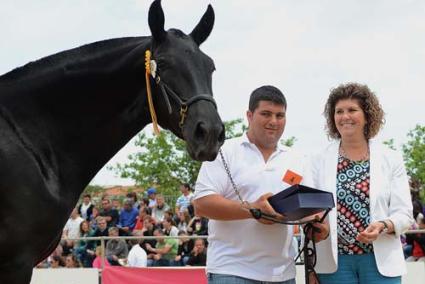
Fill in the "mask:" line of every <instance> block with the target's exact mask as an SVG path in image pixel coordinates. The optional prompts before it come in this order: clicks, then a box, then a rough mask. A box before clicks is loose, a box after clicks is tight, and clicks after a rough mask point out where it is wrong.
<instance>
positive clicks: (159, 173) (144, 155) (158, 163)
mask: <svg viewBox="0 0 425 284" xmlns="http://www.w3.org/2000/svg"><path fill="white" fill-rule="evenodd" d="M224 124H225V128H226V138H232V137H237V136H240V135H242V133H243V131H244V130H245V126H244V125H243V124H242V119H236V120H231V121H228V122H225V123H224ZM135 144H136V146H138V147H140V151H139V152H137V153H135V154H132V155H129V157H128V159H129V163H126V164H117V165H116V167H113V168H112V169H113V170H115V172H116V173H118V174H119V175H120V176H121V177H123V178H130V179H132V180H134V182H135V183H136V185H139V186H141V187H145V188H147V187H150V186H156V187H158V188H159V189H160V191H161V192H162V193H163V194H166V195H173V194H175V193H176V192H177V190H178V188H179V185H180V183H182V182H187V183H189V184H191V185H194V184H195V181H196V177H197V175H198V172H199V169H200V167H201V163H200V162H198V161H194V160H192V159H191V158H190V156H189V154H188V153H187V152H186V142H185V141H183V140H181V139H179V138H177V137H176V136H175V135H174V134H172V133H171V132H170V131H166V130H163V131H161V134H160V135H159V136H158V137H156V136H148V135H147V134H146V133H145V132H141V133H140V134H138V136H137V138H136V142H135Z"/></svg>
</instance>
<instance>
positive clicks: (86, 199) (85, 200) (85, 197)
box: [83, 194, 91, 205]
mask: <svg viewBox="0 0 425 284" xmlns="http://www.w3.org/2000/svg"><path fill="white" fill-rule="evenodd" d="M90 200H91V196H90V194H85V195H84V196H83V203H84V204H85V205H87V204H89V203H90Z"/></svg>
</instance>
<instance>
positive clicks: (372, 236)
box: [356, 222, 384, 244]
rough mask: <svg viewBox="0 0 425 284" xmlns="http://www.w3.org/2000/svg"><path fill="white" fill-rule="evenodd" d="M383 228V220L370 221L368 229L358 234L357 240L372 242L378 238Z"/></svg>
mask: <svg viewBox="0 0 425 284" xmlns="http://www.w3.org/2000/svg"><path fill="white" fill-rule="evenodd" d="M383 229H384V224H382V223H381V222H373V223H370V224H369V226H368V227H367V228H366V230H364V231H363V232H360V233H359V234H358V235H357V237H356V240H358V241H359V242H362V243H365V244H370V243H372V242H373V241H374V240H376V239H377V238H378V236H379V234H380V233H381V231H382V230H383Z"/></svg>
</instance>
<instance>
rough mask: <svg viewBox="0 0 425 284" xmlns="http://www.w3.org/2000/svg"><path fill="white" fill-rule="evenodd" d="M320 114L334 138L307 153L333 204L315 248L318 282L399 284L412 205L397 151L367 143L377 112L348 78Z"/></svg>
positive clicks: (374, 102)
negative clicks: (324, 235) (327, 232)
mask: <svg viewBox="0 0 425 284" xmlns="http://www.w3.org/2000/svg"><path fill="white" fill-rule="evenodd" d="M324 115H325V117H326V120H327V132H328V135H329V137H330V138H333V139H335V141H334V142H333V143H332V144H330V145H329V146H328V147H327V148H326V149H325V150H324V151H322V152H321V153H320V154H318V155H315V156H313V158H312V171H313V178H314V186H315V187H316V188H320V189H323V190H328V191H330V192H332V193H333V194H334V198H335V204H337V208H336V210H333V211H332V212H330V214H329V216H328V219H329V223H330V236H329V237H328V238H327V239H326V240H324V241H322V242H320V243H318V244H317V247H316V249H317V264H316V272H317V273H318V277H319V279H320V283H321V284H328V283H343V284H350V283H356V284H363V283H364V284H366V283H367V284H370V283H401V275H402V274H404V273H406V267H405V261H404V257H403V250H402V247H401V242H400V234H401V233H402V232H403V231H405V230H407V229H408V228H409V227H410V225H411V224H412V223H413V217H412V203H411V198H410V191H409V185H408V178H407V174H406V170H405V167H404V164H403V159H402V157H401V155H400V154H399V153H397V152H396V151H393V150H390V149H387V148H386V147H385V146H384V145H381V144H378V143H375V142H374V141H372V140H371V138H372V137H374V136H375V135H376V134H377V133H378V132H379V130H380V128H381V127H382V125H383V122H384V112H383V110H382V108H381V106H380V104H379V102H378V99H377V97H376V96H375V95H374V94H373V93H372V92H371V91H370V90H369V88H368V87H367V86H366V85H360V84H356V83H349V84H344V85H340V86H338V87H337V88H335V89H333V90H332V91H331V94H330V96H329V98H328V101H327V103H326V106H325V112H324ZM313 278H314V277H313Z"/></svg>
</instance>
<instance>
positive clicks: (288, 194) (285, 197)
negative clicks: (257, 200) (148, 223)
mask: <svg viewBox="0 0 425 284" xmlns="http://www.w3.org/2000/svg"><path fill="white" fill-rule="evenodd" d="M268 201H269V203H270V204H271V206H272V207H273V209H274V210H275V211H276V212H278V213H280V214H282V215H284V216H285V221H296V220H300V219H302V218H304V217H307V216H310V215H313V214H316V213H319V212H322V211H325V210H327V209H331V208H334V207H335V203H334V199H333V194H332V193H331V192H328V191H323V190H319V189H315V188H311V187H308V186H304V185H300V184H295V185H292V186H291V187H288V188H286V189H284V190H282V191H281V192H279V193H277V194H275V195H273V196H271V197H269V198H268Z"/></svg>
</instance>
